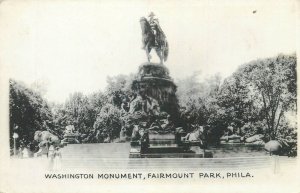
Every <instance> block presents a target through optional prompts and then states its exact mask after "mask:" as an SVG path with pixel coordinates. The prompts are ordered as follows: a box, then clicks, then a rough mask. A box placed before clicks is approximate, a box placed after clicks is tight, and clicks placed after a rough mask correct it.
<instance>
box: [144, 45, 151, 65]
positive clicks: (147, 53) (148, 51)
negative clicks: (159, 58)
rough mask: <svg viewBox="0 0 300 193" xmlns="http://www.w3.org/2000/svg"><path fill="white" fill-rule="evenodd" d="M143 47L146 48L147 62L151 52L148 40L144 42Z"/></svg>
mask: <svg viewBox="0 0 300 193" xmlns="http://www.w3.org/2000/svg"><path fill="white" fill-rule="evenodd" d="M145 48H146V49H145V50H146V55H147V59H148V62H150V59H151V55H150V52H151V48H150V42H148V43H147V44H146V47H145Z"/></svg>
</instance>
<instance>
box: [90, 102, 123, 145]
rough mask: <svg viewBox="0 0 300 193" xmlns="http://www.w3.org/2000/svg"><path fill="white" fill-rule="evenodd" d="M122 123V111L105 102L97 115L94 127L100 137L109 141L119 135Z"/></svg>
mask: <svg viewBox="0 0 300 193" xmlns="http://www.w3.org/2000/svg"><path fill="white" fill-rule="evenodd" d="M122 123H123V121H122V111H121V110H120V109H119V108H117V107H116V106H114V105H112V104H106V105H105V106H103V107H102V109H101V111H100V113H99V115H98V116H97V119H96V122H95V124H94V128H95V129H96V130H99V131H100V137H101V139H103V140H104V139H106V138H108V139H109V141H110V140H112V139H115V138H117V137H119V134H120V131H121V127H122ZM100 142H103V141H102V140H100Z"/></svg>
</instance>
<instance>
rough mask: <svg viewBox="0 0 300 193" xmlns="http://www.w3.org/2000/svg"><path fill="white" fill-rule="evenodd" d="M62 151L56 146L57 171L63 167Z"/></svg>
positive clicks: (55, 168) (55, 163)
mask: <svg viewBox="0 0 300 193" xmlns="http://www.w3.org/2000/svg"><path fill="white" fill-rule="evenodd" d="M61 158H62V156H61V151H60V149H59V147H56V148H55V151H54V165H53V170H55V171H57V170H60V169H61Z"/></svg>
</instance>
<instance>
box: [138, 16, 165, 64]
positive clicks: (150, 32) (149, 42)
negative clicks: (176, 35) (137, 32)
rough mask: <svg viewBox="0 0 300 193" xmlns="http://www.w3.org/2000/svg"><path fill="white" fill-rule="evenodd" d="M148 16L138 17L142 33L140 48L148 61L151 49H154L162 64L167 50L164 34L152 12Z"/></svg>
mask: <svg viewBox="0 0 300 193" xmlns="http://www.w3.org/2000/svg"><path fill="white" fill-rule="evenodd" d="M148 18H149V19H148V20H147V19H146V18H145V17H142V18H141V19H140V23H141V28H142V35H143V38H142V43H143V46H142V49H145V50H146V54H147V58H148V61H149V62H150V59H151V56H150V52H151V49H152V48H153V49H155V51H156V53H157V55H158V57H159V58H160V63H161V64H163V62H164V61H166V60H167V57H168V50H169V47H168V42H167V39H166V35H165V33H164V32H163V30H162V29H161V27H160V25H159V21H158V19H157V18H156V17H155V14H154V13H153V12H151V13H150V14H149V15H148Z"/></svg>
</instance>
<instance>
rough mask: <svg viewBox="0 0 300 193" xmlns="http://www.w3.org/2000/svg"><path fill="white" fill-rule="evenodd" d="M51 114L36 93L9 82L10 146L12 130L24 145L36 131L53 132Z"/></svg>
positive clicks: (15, 82) (13, 81)
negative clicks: (15, 129)
mask: <svg viewBox="0 0 300 193" xmlns="http://www.w3.org/2000/svg"><path fill="white" fill-rule="evenodd" d="M52 120H53V117H52V112H51V110H50V108H49V106H48V103H47V101H46V100H44V99H43V98H42V97H41V95H40V94H39V93H38V92H35V91H33V90H32V89H29V88H28V87H26V86H25V85H24V84H23V83H21V82H17V81H15V80H12V79H11V80H9V121H10V122H9V124H10V136H11V138H10V139H11V144H12V134H13V132H14V128H16V126H17V127H18V130H17V131H16V132H17V133H18V134H19V136H20V140H22V141H24V142H25V143H29V142H30V141H33V137H34V132H35V131H37V130H50V131H52V130H53V124H52Z"/></svg>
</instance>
